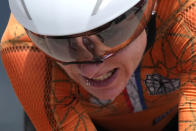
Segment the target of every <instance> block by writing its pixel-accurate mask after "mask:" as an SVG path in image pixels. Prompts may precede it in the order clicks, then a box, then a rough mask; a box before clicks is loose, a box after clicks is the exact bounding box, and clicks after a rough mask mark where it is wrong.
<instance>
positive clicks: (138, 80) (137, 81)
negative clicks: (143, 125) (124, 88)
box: [135, 66, 146, 109]
mask: <svg viewBox="0 0 196 131" xmlns="http://www.w3.org/2000/svg"><path fill="white" fill-rule="evenodd" d="M135 79H136V84H137V87H138V93H139V97H140V102H141V104H142V108H143V109H146V104H145V101H144V96H143V90H142V85H141V83H140V82H141V79H140V66H138V67H137V69H136V70H135Z"/></svg>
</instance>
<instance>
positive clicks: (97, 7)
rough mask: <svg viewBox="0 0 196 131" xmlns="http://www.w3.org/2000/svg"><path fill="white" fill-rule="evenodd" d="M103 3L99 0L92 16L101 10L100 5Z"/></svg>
mask: <svg viewBox="0 0 196 131" xmlns="http://www.w3.org/2000/svg"><path fill="white" fill-rule="evenodd" d="M102 2H103V0H97V3H96V5H95V8H94V10H93V13H92V14H91V16H93V15H96V14H97V11H98V10H99V8H100V5H101V3H102Z"/></svg>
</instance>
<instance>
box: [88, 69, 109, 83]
mask: <svg viewBox="0 0 196 131" xmlns="http://www.w3.org/2000/svg"><path fill="white" fill-rule="evenodd" d="M111 75H112V71H110V72H108V73H106V74H104V75H102V76H99V77H96V78H92V80H97V81H102V80H105V79H107V78H109V77H110V76H111Z"/></svg>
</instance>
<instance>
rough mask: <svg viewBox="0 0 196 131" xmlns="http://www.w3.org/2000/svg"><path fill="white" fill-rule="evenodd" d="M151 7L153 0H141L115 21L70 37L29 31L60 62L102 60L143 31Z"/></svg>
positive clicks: (43, 49)
mask: <svg viewBox="0 0 196 131" xmlns="http://www.w3.org/2000/svg"><path fill="white" fill-rule="evenodd" d="M152 8H153V4H152V1H150V2H149V1H148V0H140V2H138V3H137V4H136V5H135V6H134V7H133V8H131V9H129V10H128V11H127V12H125V13H124V14H122V15H121V16H119V17H118V18H116V19H114V20H113V21H111V22H109V23H107V24H105V25H103V26H101V27H99V28H96V29H94V30H91V31H88V32H84V33H80V34H74V35H70V36H45V35H39V34H35V33H33V32H31V31H29V30H26V31H27V34H28V36H29V37H30V39H31V40H32V41H33V42H34V43H35V45H36V46H38V48H40V49H41V50H42V51H43V52H45V53H46V54H47V55H49V56H50V57H52V58H54V59H56V60H58V61H61V62H65V63H74V62H76V63H77V62H79V63H80V62H86V61H97V60H99V61H100V60H104V59H105V58H107V57H109V56H112V55H114V54H115V53H116V52H118V51H119V50H121V49H122V48H124V47H126V46H127V45H128V44H129V43H131V42H132V41H133V40H134V39H135V38H136V37H137V36H138V35H139V34H140V33H141V32H142V31H143V30H144V28H145V27H146V24H147V22H148V20H149V17H150V15H151V12H152Z"/></svg>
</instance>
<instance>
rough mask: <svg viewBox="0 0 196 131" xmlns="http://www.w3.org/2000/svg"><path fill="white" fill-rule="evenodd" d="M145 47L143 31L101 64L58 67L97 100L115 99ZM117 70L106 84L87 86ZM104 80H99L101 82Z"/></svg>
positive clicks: (144, 33) (124, 85)
mask: <svg viewBox="0 0 196 131" xmlns="http://www.w3.org/2000/svg"><path fill="white" fill-rule="evenodd" d="M145 47H146V32H145V31H143V32H142V33H141V34H140V35H139V36H138V38H136V39H135V40H134V41H133V42H132V43H130V44H129V45H128V46H127V47H126V48H125V49H123V50H121V51H120V52H118V53H117V54H116V55H115V56H112V57H110V58H108V59H106V60H105V61H104V62H103V63H101V64H81V65H68V66H63V65H62V64H60V63H59V65H60V66H61V67H62V68H63V69H64V70H65V71H66V72H67V73H68V75H69V76H70V77H71V78H72V79H73V80H74V81H76V82H77V83H79V84H80V85H81V86H83V87H84V88H85V89H86V90H87V91H88V92H89V93H91V94H92V95H94V96H96V97H98V98H99V99H103V100H108V99H111V100H113V99H115V97H116V96H118V95H119V94H120V93H121V92H122V90H123V89H124V88H125V87H126V85H127V82H128V80H129V78H130V76H131V75H132V73H133V72H134V71H135V69H136V67H137V65H138V64H139V62H140V60H141V58H142V56H143V52H144V50H145ZM114 69H117V71H116V73H115V74H116V76H115V78H114V79H112V80H111V81H110V82H108V84H105V85H103V86H102V85H98V86H94V85H93V84H91V83H90V84H88V81H87V80H86V79H85V78H84V77H87V78H89V79H93V78H97V77H100V76H103V75H105V74H107V73H108V72H110V71H112V70H114ZM102 81H104V80H100V81H99V82H102Z"/></svg>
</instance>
